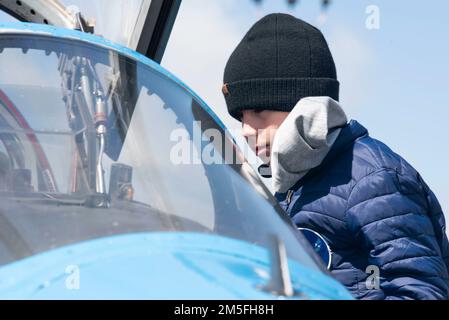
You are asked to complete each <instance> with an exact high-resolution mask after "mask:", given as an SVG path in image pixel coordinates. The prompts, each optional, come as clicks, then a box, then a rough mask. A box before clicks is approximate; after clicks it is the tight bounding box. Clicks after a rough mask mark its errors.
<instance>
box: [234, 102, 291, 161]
mask: <svg viewBox="0 0 449 320" xmlns="http://www.w3.org/2000/svg"><path fill="white" fill-rule="evenodd" d="M288 114H289V113H288V112H282V111H271V110H262V111H259V110H243V111H242V134H243V136H244V137H245V138H246V141H247V142H248V144H249V146H250V147H251V149H252V150H254V152H255V153H256V154H257V156H258V157H260V158H261V159H262V161H263V162H265V163H269V162H270V156H271V144H272V142H273V139H274V135H275V133H276V131H277V129H278V128H279V126H280V125H281V123H282V122H283V121H284V119H285V118H286V117H287V115H288Z"/></svg>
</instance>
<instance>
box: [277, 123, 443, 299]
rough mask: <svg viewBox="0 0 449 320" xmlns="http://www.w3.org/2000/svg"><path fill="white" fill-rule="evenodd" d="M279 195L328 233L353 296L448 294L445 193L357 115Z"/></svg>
mask: <svg viewBox="0 0 449 320" xmlns="http://www.w3.org/2000/svg"><path fill="white" fill-rule="evenodd" d="M276 197H277V199H278V201H279V202H280V204H281V206H282V207H283V208H284V209H285V210H286V211H287V212H288V214H289V215H290V216H291V218H292V219H293V221H294V222H295V223H296V225H297V226H298V227H305V228H310V229H312V230H314V231H316V232H318V233H320V234H321V235H323V237H324V238H326V240H328V242H329V245H330V247H331V250H332V266H331V274H332V275H333V276H334V277H335V278H336V279H337V280H338V281H340V282H341V283H343V284H344V285H345V286H346V287H347V288H348V290H349V291H350V292H351V293H352V294H353V295H354V297H356V298H358V299H447V298H448V296H449V276H448V269H449V243H448V239H447V235H446V232H445V220H444V216H443V212H442V210H441V207H440V205H439V203H438V200H437V199H436V197H435V195H434V194H433V193H432V191H431V190H430V189H429V187H428V186H427V185H426V184H425V182H424V181H423V180H422V178H421V177H420V175H419V174H418V172H416V170H415V169H413V168H412V166H411V165H410V164H408V163H407V162H406V161H405V160H404V159H402V158H401V157H400V156H398V155H397V154H396V153H394V152H393V151H391V150H390V149H389V148H388V147H387V146H386V145H384V144H383V143H381V142H379V141H377V140H375V139H373V138H371V137H370V136H369V135H368V132H367V130H366V129H365V128H364V127H363V126H361V125H360V124H359V123H358V122H356V121H351V122H350V123H349V124H348V125H346V126H345V127H343V129H342V131H341V133H340V135H339V137H338V139H337V140H336V142H335V143H334V145H333V147H332V149H331V151H330V152H329V153H328V155H327V156H326V158H325V159H324V161H323V162H322V163H321V165H320V166H319V167H317V168H314V169H312V170H311V171H309V172H308V174H307V175H306V176H305V177H303V178H302V179H301V180H300V181H299V182H298V183H297V184H296V185H295V186H294V187H293V188H291V190H289V192H286V193H283V194H276ZM369 266H374V267H369ZM368 267H369V268H368ZM367 268H368V269H367ZM372 268H374V269H375V268H378V269H377V270H378V271H379V273H378V274H379V277H378V278H377V279H378V281H377V282H376V280H375V279H373V276H372V272H373V271H372V270H373V269H372ZM374 275H375V274H374ZM369 276H371V277H369ZM368 277H369V278H368ZM367 284H368V285H367Z"/></svg>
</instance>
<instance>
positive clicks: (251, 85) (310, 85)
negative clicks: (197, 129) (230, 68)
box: [223, 78, 339, 121]
mask: <svg viewBox="0 0 449 320" xmlns="http://www.w3.org/2000/svg"><path fill="white" fill-rule="evenodd" d="M338 92H339V82H338V81H337V80H335V79H332V78H270V79H251V80H242V81H236V82H231V83H226V84H225V85H223V94H224V96H225V99H226V104H227V107H228V111H229V113H230V114H231V116H233V117H234V118H235V119H237V120H238V121H241V116H242V110H248V109H252V110H273V111H286V112H290V111H291V110H292V109H293V107H294V106H295V105H296V103H297V102H298V101H299V100H301V99H302V98H305V97H316V96H327V97H331V98H332V99H334V100H335V101H338Z"/></svg>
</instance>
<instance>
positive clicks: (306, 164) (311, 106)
mask: <svg viewBox="0 0 449 320" xmlns="http://www.w3.org/2000/svg"><path fill="white" fill-rule="evenodd" d="M346 123H347V118H346V114H345V113H344V111H343V109H342V108H341V107H340V105H339V104H338V102H336V101H335V100H333V99H332V98H329V97H307V98H303V99H301V100H300V101H299V102H298V103H297V104H296V106H295V107H294V108H293V110H292V111H291V112H290V114H289V115H288V116H287V118H286V119H285V120H284V122H283V123H282V124H281V126H280V127H279V129H278V130H277V132H276V134H275V136H274V140H273V144H272V148H271V174H272V185H273V190H274V191H275V192H280V193H284V192H286V191H287V190H288V189H289V188H291V187H292V186H293V185H294V184H295V183H296V182H297V181H298V180H299V179H301V178H302V177H304V176H305V175H306V174H307V172H308V171H309V170H310V169H313V168H315V167H317V166H318V165H320V164H321V162H322V161H323V160H324V158H325V157H326V155H327V153H328V152H329V150H330V148H331V147H332V144H333V143H334V142H335V140H336V139H337V137H338V135H339V133H340V130H341V129H340V128H341V127H342V126H344V125H345V124H346Z"/></svg>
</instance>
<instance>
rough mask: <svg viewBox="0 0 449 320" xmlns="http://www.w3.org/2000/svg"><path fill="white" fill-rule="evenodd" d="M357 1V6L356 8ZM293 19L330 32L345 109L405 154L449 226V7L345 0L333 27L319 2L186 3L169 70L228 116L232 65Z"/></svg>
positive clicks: (332, 17)
mask: <svg viewBox="0 0 449 320" xmlns="http://www.w3.org/2000/svg"><path fill="white" fill-rule="evenodd" d="M349 3H350V6H349ZM369 5H376V6H377V7H378V8H379V14H380V15H379V17H380V29H378V30H368V29H367V28H366V26H365V22H366V20H367V18H368V16H369V15H368V14H367V13H366V8H367V7H368V6H369ZM272 12H286V13H290V14H293V15H295V16H296V17H299V18H301V19H304V20H306V21H307V22H309V23H312V24H314V25H315V26H317V27H318V28H320V29H321V30H322V32H323V33H324V35H325V37H326V39H327V41H328V43H329V46H330V48H331V51H332V53H333V55H334V59H335V62H336V65H337V72H338V77H339V80H340V83H341V99H340V101H341V103H342V105H343V107H344V108H345V110H346V111H347V113H348V116H349V117H350V118H353V119H356V120H358V121H359V122H361V123H362V124H363V125H364V126H366V127H367V128H368V130H369V131H370V134H371V135H372V136H373V137H375V138H377V139H379V140H382V141H383V142H385V143H386V144H387V145H389V146H390V147H391V148H392V149H393V150H394V151H396V152H397V153H399V154H401V155H402V156H403V157H404V158H405V159H406V160H407V161H408V162H410V163H411V164H412V165H413V166H414V167H415V168H416V169H417V170H418V171H419V172H420V173H421V174H422V176H423V177H424V179H425V180H426V182H427V183H428V184H429V186H430V187H431V188H432V189H433V190H434V192H435V193H436V194H437V196H438V198H439V200H440V202H441V204H442V206H443V209H444V211H445V213H446V217H447V219H448V218H449V141H448V138H449V133H448V128H449V123H448V122H449V96H448V93H449V62H448V60H447V59H448V57H449V41H447V38H448V33H449V19H448V18H447V17H448V14H449V1H444V0H440V1H436V0H434V1H407V0H395V1H391V0H383V1H380V0H379V1H373V0H371V1H350V2H349V1H341V0H340V1H339V0H334V1H333V2H332V4H331V6H330V7H329V10H328V12H327V14H326V16H325V18H324V19H323V17H321V18H319V17H320V12H321V10H320V5H319V1H317V0H307V1H300V5H298V6H297V7H295V8H294V9H289V7H288V6H287V5H286V1H281V0H265V1H264V3H263V5H262V6H260V7H258V6H256V5H255V4H254V3H253V1H250V0H226V1H219V0H208V1H207V2H206V1H204V0H184V1H183V3H182V5H181V8H180V13H179V16H178V19H177V22H176V24H175V27H174V29H173V33H172V37H171V39H170V42H169V44H168V46H167V51H166V55H165V57H164V60H163V61H162V65H163V66H165V67H167V68H168V69H169V70H170V71H172V72H173V73H175V74H176V75H177V76H179V77H180V78H181V79H182V80H184V81H185V82H186V83H187V84H188V85H190V86H191V87H192V88H193V89H194V90H195V91H196V92H197V93H199V94H200V96H201V97H202V98H203V99H204V100H205V101H206V102H207V103H208V104H209V105H210V106H211V108H212V109H214V110H215V111H216V112H217V114H218V115H219V116H220V117H222V118H223V120H224V122H225V123H226V124H227V125H228V126H229V127H230V128H238V127H239V123H237V122H236V121H234V120H233V119H231V118H230V117H229V116H228V115H227V112H226V107H225V103H224V99H223V98H222V96H221V92H220V88H221V84H222V77H223V69H224V66H225V64H226V61H227V58H228V57H229V55H230V54H231V52H232V50H233V49H234V48H235V46H236V45H237V44H238V42H239V41H240V40H241V38H242V37H243V35H244V34H245V33H246V31H247V30H248V29H249V28H250V27H251V25H252V24H253V23H254V22H256V21H257V20H258V19H259V18H261V17H263V16H264V15H265V14H268V13H272Z"/></svg>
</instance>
